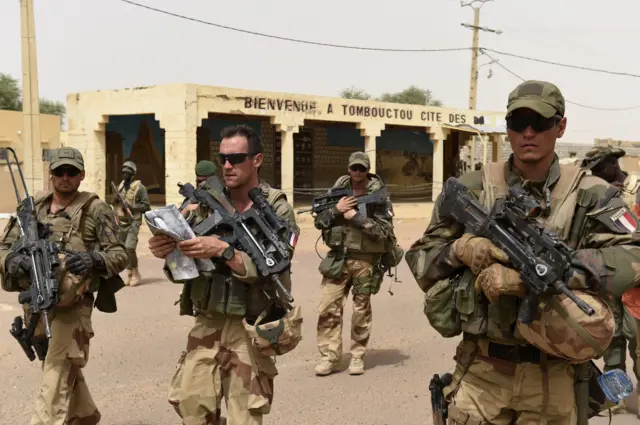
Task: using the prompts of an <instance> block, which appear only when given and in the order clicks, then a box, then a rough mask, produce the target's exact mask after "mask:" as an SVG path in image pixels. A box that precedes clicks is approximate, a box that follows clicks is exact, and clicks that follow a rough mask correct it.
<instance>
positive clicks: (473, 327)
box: [454, 161, 591, 344]
mask: <svg viewBox="0 0 640 425" xmlns="http://www.w3.org/2000/svg"><path fill="white" fill-rule="evenodd" d="M505 166H506V162H504V161H503V162H495V163H490V164H487V165H486V166H485V167H484V169H483V171H482V183H483V190H482V191H481V192H480V197H479V198H480V202H481V203H482V204H483V206H484V207H485V208H486V209H487V210H490V209H491V207H492V206H493V204H494V202H495V201H496V199H498V198H501V197H504V196H505V195H506V193H507V192H508V190H509V188H508V185H507V180H506V176H505ZM590 178H591V177H590V176H585V172H584V170H582V169H581V168H580V167H577V166H575V165H571V164H561V165H560V177H559V179H558V181H557V182H556V183H555V185H554V187H553V190H552V191H551V196H550V198H551V202H550V211H549V214H548V216H547V217H546V218H541V219H539V220H538V221H539V223H540V224H541V225H543V226H544V227H545V228H546V229H547V230H548V231H551V232H554V233H556V234H557V235H558V236H559V237H560V238H561V239H562V240H564V241H567V240H568V238H569V233H570V231H571V225H572V222H573V217H574V214H575V210H576V206H577V205H578V204H579V203H580V202H581V200H580V199H579V193H581V192H579V191H578V189H579V188H580V187H581V186H583V185H584V184H585V183H587V184H588V180H589V179H590ZM465 274H466V275H467V277H466V278H464V276H463V279H461V285H459V286H458V287H457V288H456V289H455V296H454V298H455V302H456V308H457V309H458V311H459V312H460V314H461V322H462V323H461V325H462V326H461V327H462V331H464V332H466V333H470V334H474V335H481V336H486V337H487V338H489V339H491V340H493V341H496V342H498V343H503V344H528V343H527V341H525V340H524V339H523V338H522V337H521V335H520V334H519V332H518V331H517V329H516V326H515V325H516V321H517V317H518V308H519V304H520V300H519V298H518V297H516V296H501V297H500V300H499V302H497V303H495V304H491V303H489V302H488V301H487V300H486V298H485V297H483V296H478V295H476V294H474V293H475V289H474V284H473V282H474V281H475V276H468V275H470V272H468V271H467V272H466V273H465Z"/></svg>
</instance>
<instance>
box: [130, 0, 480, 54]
mask: <svg viewBox="0 0 640 425" xmlns="http://www.w3.org/2000/svg"><path fill="white" fill-rule="evenodd" d="M120 1H121V2H123V3H129V4H131V5H134V6H138V7H142V8H144V9H149V10H152V11H154V12H158V13H163V14H165V15H169V16H173V17H175V18H180V19H186V20H188V21H193V22H198V23H200V24H205V25H210V26H213V27H218V28H223V29H226V30H230V31H236V32H241V33H244V34H251V35H257V36H260V37H266V38H274V39H276V40H283V41H291V42H294V43H301V44H311V45H315V46H323V47H336V48H340V49H351V50H370V51H378V52H397V53H419V52H455V51H464V50H471V49H472V48H471V47H453V48H440V49H391V48H389V49H387V48H382V47H364V46H349V45H345V44H333V43H323V42H319V41H310V40H301V39H297V38H290V37H281V36H278V35H273V34H266V33H262V32H257V31H250V30H245V29H241V28H234V27H230V26H227V25H221V24H216V23H214V22H210V21H203V20H202V19H196V18H191V17H189V16H185V15H180V14H178V13H173V12H169V11H166V10H162V9H157V8H155V7H151V6H147V5H144V4H140V3H136V2H134V1H131V0H120Z"/></svg>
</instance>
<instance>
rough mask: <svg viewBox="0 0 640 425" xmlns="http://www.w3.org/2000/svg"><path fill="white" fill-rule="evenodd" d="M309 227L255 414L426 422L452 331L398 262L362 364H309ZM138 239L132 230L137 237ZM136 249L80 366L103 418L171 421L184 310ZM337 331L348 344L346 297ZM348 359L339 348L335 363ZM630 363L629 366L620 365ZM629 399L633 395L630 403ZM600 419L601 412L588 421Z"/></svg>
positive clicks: (6, 308) (1, 322) (20, 389)
mask: <svg viewBox="0 0 640 425" xmlns="http://www.w3.org/2000/svg"><path fill="white" fill-rule="evenodd" d="M425 225H426V222H425V221H410V222H407V221H405V222H399V223H398V224H397V228H398V229H397V234H398V238H399V240H400V243H401V244H402V245H403V246H404V247H405V248H406V247H408V246H409V245H410V244H411V242H412V241H413V240H415V239H416V238H417V237H419V235H420V234H421V233H422V231H423V230H424V228H425ZM316 238H317V232H316V231H315V230H313V229H309V228H308V227H305V229H304V231H303V234H302V236H301V238H300V243H299V246H298V251H297V252H296V256H295V260H294V268H293V272H294V275H293V279H294V293H293V295H294V297H295V298H296V302H297V303H299V304H300V305H301V306H302V309H303V314H304V324H303V330H304V337H303V341H302V342H301V345H300V346H299V348H298V349H296V350H295V351H294V352H292V353H290V354H287V355H285V356H283V357H282V358H279V359H278V363H277V366H278V369H279V372H280V374H279V376H278V377H277V378H276V381H275V399H274V406H273V409H272V413H271V414H269V415H267V416H266V417H265V421H264V423H265V424H305V425H315V424H322V425H325V424H327V423H334V424H345V425H347V424H348V425H355V424H362V425H365V424H366V425H400V424H402V425H405V424H406V425H413V424H415V425H418V424H430V423H431V418H430V415H431V413H430V396H429V390H428V381H429V379H430V377H431V376H432V375H433V374H434V373H442V372H444V371H448V370H450V369H451V368H452V366H453V360H452V356H453V352H454V347H455V346H456V344H457V341H458V338H451V339H444V338H441V337H440V336H439V334H437V332H435V331H434V330H433V329H431V328H430V326H429V323H428V321H427V319H426V317H425V316H424V315H423V313H422V299H423V297H422V292H421V291H420V289H419V288H418V286H417V285H416V284H415V281H413V279H412V277H411V274H410V272H409V270H408V268H407V267H406V264H405V263H404V262H403V263H402V264H401V267H400V268H399V269H398V272H399V279H400V280H401V281H402V283H399V284H398V283H396V284H394V286H393V288H392V289H393V292H394V293H395V295H394V296H390V295H389V294H388V292H387V289H388V287H389V282H390V280H391V279H390V278H386V279H385V281H384V283H383V286H382V289H381V290H380V293H379V294H378V295H377V296H375V297H374V299H373V317H374V323H373V330H372V338H371V342H370V350H369V352H368V353H367V355H366V357H365V362H366V371H365V374H364V375H362V376H350V375H349V374H348V373H347V372H346V371H343V372H342V373H337V374H333V375H331V376H328V377H316V376H315V375H314V372H313V368H314V366H315V362H316V360H317V359H318V353H317V350H316V346H315V327H316V318H317V316H316V313H315V307H316V305H317V303H318V302H319V299H320V294H321V290H320V285H319V282H320V276H319V274H318V272H317V266H318V263H319V258H318V257H317V255H316V253H315V252H314V251H313V248H312V247H313V243H314V242H315V239H316ZM145 243H146V242H145V241H144V240H141V246H144V244H145ZM142 251H143V252H141V254H142V258H141V260H140V262H141V266H142V273H143V278H144V280H143V282H142V284H141V285H140V286H137V287H135V288H124V289H123V290H122V291H120V292H119V293H118V307H119V311H118V312H117V313H116V314H104V313H101V312H99V311H97V310H94V316H93V319H94V330H95V333H96V336H95V338H93V340H92V341H91V358H90V361H89V364H88V366H87V367H86V368H85V376H86V378H87V381H88V384H89V387H90V389H91V392H92V395H93V397H94V399H95V401H96V403H97V404H98V406H99V408H100V410H101V413H102V415H103V420H102V422H101V424H104V425H170V424H175V425H178V424H179V423H180V421H179V418H178V417H177V415H176V414H175V412H174V411H173V409H172V408H171V407H170V406H169V404H168V403H167V401H166V398H167V389H168V385H169V381H170V379H171V376H172V374H173V370H174V367H175V362H176V361H177V359H178V356H179V354H180V352H181V351H182V349H183V348H184V346H185V344H186V335H187V332H188V330H189V328H190V326H191V323H192V319H191V318H188V317H180V316H179V315H178V307H177V306H174V305H173V303H174V302H175V301H176V300H177V299H178V295H179V293H180V287H179V286H178V285H173V284H171V283H169V282H167V281H166V280H165V279H164V276H163V274H162V272H161V270H160V268H161V266H162V261H160V260H156V259H153V258H151V257H149V256H148V255H145V254H144V249H143V250H142ZM16 306H17V301H16V295H15V294H9V293H6V292H0V365H1V368H0V400H2V401H1V402H0V424H2V425H5V424H11V425H13V424H16V425H18V424H26V423H28V418H29V416H30V414H31V412H32V409H33V402H32V399H33V396H34V394H35V392H36V391H37V388H38V383H39V378H40V367H39V364H36V363H30V362H29V361H28V359H27V358H26V357H25V356H24V354H23V353H22V351H21V349H20V348H19V346H18V344H17V343H16V342H15V340H13V338H12V337H11V336H10V335H9V332H8V330H9V327H10V322H11V321H12V319H13V317H14V316H15V315H16V314H18V313H19V311H18V309H17V308H16ZM345 315H346V316H347V320H346V323H345V331H344V332H343V336H344V337H343V341H344V342H345V347H344V352H345V353H348V350H349V345H348V344H349V339H348V331H347V329H348V327H349V326H350V325H349V324H350V316H351V305H350V303H349V304H347V306H346V308H345ZM347 364H348V357H347V354H345V355H344V358H343V365H342V366H343V368H346V367H347ZM629 372H631V371H629ZM633 405H634V408H635V403H633ZM637 421H638V419H636V418H635V416H631V415H625V416H616V417H614V420H613V423H614V424H631V423H636V422H637ZM591 423H594V424H606V423H608V418H598V419H596V420H593V421H591Z"/></svg>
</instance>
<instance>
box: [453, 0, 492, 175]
mask: <svg viewBox="0 0 640 425" xmlns="http://www.w3.org/2000/svg"><path fill="white" fill-rule="evenodd" d="M489 1H492V0H471V1H469V2H468V3H465V2H464V1H460V6H462V7H465V6H470V7H471V8H472V9H473V25H469V24H460V25H462V26H463V27H466V28H471V29H472V30H473V48H472V49H471V81H470V83H469V109H472V110H474V109H476V107H477V103H478V50H479V38H480V37H479V33H478V32H479V31H480V30H482V31H487V32H493V33H496V34H502V31H500V30H495V29H492V28H487V27H481V26H480V8H481V7H482V6H483V5H484V4H485V3H486V2H489ZM474 3H479V5H478V6H474V5H473V4H474ZM478 137H479V138H480V139H483V137H482V136H481V135H478ZM483 141H484V155H483V156H484V158H483V162H486V151H487V146H486V144H487V141H486V140H483ZM470 154H471V155H470V156H471V158H470V162H471V163H470V164H469V166H468V167H467V171H472V170H475V164H476V137H475V136H472V137H471V146H470Z"/></svg>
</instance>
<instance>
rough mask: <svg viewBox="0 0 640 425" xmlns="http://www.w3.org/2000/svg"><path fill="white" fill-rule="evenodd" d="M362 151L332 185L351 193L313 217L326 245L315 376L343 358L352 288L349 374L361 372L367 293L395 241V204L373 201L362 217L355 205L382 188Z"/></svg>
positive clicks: (375, 287) (367, 330)
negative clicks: (346, 310) (344, 328)
mask: <svg viewBox="0 0 640 425" xmlns="http://www.w3.org/2000/svg"><path fill="white" fill-rule="evenodd" d="M370 168H371V164H370V162H369V157H368V156H367V154H366V153H365V152H354V153H353V154H351V156H350V157H349V166H348V173H349V174H347V175H344V176H342V177H340V178H339V179H338V180H337V181H336V182H335V184H334V187H345V188H349V189H351V190H352V191H353V195H354V196H348V197H344V198H342V199H340V201H339V202H338V204H337V205H336V206H335V207H334V208H332V209H330V210H326V211H323V212H321V213H320V214H318V215H317V216H316V217H315V227H316V228H317V229H318V230H321V231H322V239H323V241H324V243H325V244H326V245H327V246H328V247H329V248H330V251H329V252H328V253H327V256H326V257H325V259H324V260H323V261H322V262H321V263H320V266H319V268H318V270H319V271H320V273H321V274H322V275H323V278H322V287H323V291H322V300H321V301H320V306H319V307H318V312H319V316H318V325H317V340H318V351H320V355H321V356H322V357H321V359H320V362H318V364H317V365H316V367H315V372H316V374H317V375H320V376H325V375H329V374H331V373H333V372H335V371H336V370H337V367H338V363H339V361H340V358H341V357H342V320H343V309H344V302H345V300H346V298H347V297H348V296H349V290H351V292H352V293H353V317H352V319H351V347H350V348H351V361H350V363H349V374H351V375H361V374H363V373H364V355H365V351H366V349H367V344H368V343H369V337H370V335H371V325H372V321H373V316H372V311H371V296H372V295H374V294H376V293H378V291H379V289H380V285H381V283H382V278H383V275H382V273H380V272H379V268H378V265H379V263H380V261H381V259H382V254H384V253H386V252H389V251H391V250H392V249H393V248H394V246H395V235H394V234H393V221H392V217H393V207H392V205H391V201H390V200H388V201H387V204H386V205H382V206H372V207H374V208H372V211H371V213H370V214H367V216H363V214H361V213H360V212H358V210H357V209H356V205H357V201H356V198H355V196H359V195H364V194H367V193H373V192H375V191H378V190H380V189H382V188H384V183H383V182H382V180H381V179H380V177H378V176H377V175H376V174H373V173H370V172H369V169H370Z"/></svg>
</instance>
